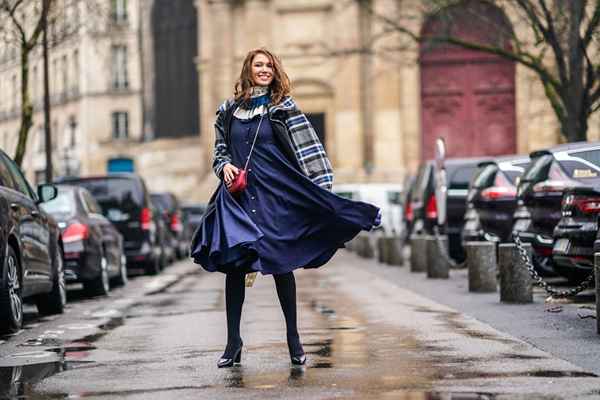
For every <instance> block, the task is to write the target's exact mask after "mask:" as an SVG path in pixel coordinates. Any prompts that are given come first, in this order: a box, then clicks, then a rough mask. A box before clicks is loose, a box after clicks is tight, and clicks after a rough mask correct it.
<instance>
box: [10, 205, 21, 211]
mask: <svg viewBox="0 0 600 400" xmlns="http://www.w3.org/2000/svg"><path fill="white" fill-rule="evenodd" d="M19 208H21V207H20V206H19V205H18V204H17V203H10V209H11V210H13V211H19Z"/></svg>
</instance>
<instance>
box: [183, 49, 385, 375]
mask: <svg viewBox="0 0 600 400" xmlns="http://www.w3.org/2000/svg"><path fill="white" fill-rule="evenodd" d="M289 92H290V80H289V78H288V76H287V74H286V73H285V71H284V70H283V66H282V64H281V61H280V60H279V58H277V56H275V55H274V54H273V53H271V52H270V51H268V50H266V49H256V50H252V51H250V52H249V53H248V55H247V56H246V58H245V60H244V63H243V66H242V71H241V73H240V79H239V80H238V82H237V84H236V85H235V91H234V98H233V99H231V100H228V101H226V102H225V103H224V104H223V105H222V106H221V107H220V108H219V110H218V112H217V114H218V117H217V121H216V124H215V132H216V142H215V153H214V154H215V159H214V164H213V166H214V170H215V173H216V174H217V176H218V177H219V178H220V179H222V180H223V183H222V184H221V185H219V187H218V188H217V190H216V192H215V194H214V195H213V197H212V200H211V203H210V204H209V206H208V209H207V211H206V213H205V214H204V217H203V220H202V222H201V225H200V227H199V228H198V230H197V231H196V232H197V233H196V235H195V236H194V239H193V240H192V246H191V247H192V257H193V258H194V260H195V261H196V262H197V263H199V264H200V265H202V267H204V269H206V270H208V271H211V272H212V271H220V272H223V273H226V274H227V275H226V280H225V298H226V310H227V347H226V349H225V352H224V354H223V356H222V357H221V359H220V360H219V362H218V366H219V367H230V366H232V365H233V364H234V363H236V362H240V360H241V349H242V339H241V336H240V318H241V312H242V305H243V302H244V297H245V286H244V281H245V275H246V274H247V273H254V274H255V273H256V272H261V273H262V274H263V275H273V277H274V279H275V286H276V288H277V294H278V296H279V301H280V303H281V308H282V310H283V313H284V316H285V321H286V329H287V343H288V350H289V354H290V358H291V362H292V364H304V363H305V362H306V357H305V355H304V350H303V348H302V344H301V343H300V336H299V333H298V327H297V324H296V281H295V278H294V274H293V271H294V270H295V269H298V268H318V267H320V266H322V265H324V264H325V263H327V262H328V261H329V260H330V259H331V257H333V255H334V254H335V253H336V251H337V250H338V249H339V248H343V247H344V243H345V242H347V241H349V240H351V239H352V238H353V237H354V236H356V235H357V234H358V232H360V231H361V230H370V229H371V228H372V227H373V226H374V225H377V224H379V221H380V214H379V209H378V208H377V207H375V206H372V205H370V204H367V203H362V202H355V201H352V200H350V199H344V198H342V197H339V196H337V195H336V194H333V193H331V192H330V190H331V186H332V183H333V171H332V170H331V164H330V163H329V159H328V158H327V155H326V154H325V149H324V148H323V145H322V144H321V142H320V140H319V138H318V136H317V134H316V132H315V130H314V128H313V126H312V125H311V124H310V122H309V120H308V119H307V117H306V115H304V113H302V111H300V109H299V108H298V107H297V106H296V103H295V102H294V100H293V99H292V97H291V96H289ZM240 176H246V183H245V184H244V185H239V184H238V182H239V181H240V179H238V178H239V177H240ZM233 187H243V188H244V189H243V190H240V191H237V192H236V193H235V194H232V193H230V190H228V189H231V188H233Z"/></svg>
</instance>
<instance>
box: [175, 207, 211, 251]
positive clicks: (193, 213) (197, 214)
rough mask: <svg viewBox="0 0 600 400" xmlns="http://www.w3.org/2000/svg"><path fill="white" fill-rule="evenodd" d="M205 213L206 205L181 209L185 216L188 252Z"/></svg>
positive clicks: (184, 226) (184, 225) (184, 227)
mask: <svg viewBox="0 0 600 400" xmlns="http://www.w3.org/2000/svg"><path fill="white" fill-rule="evenodd" d="M204 211H206V204H187V205H185V206H183V207H181V212H182V215H183V221H184V223H183V229H184V237H185V240H186V252H187V249H188V247H189V243H190V242H191V240H192V236H193V235H194V232H195V231H196V229H198V227H199V226H200V223H201V222H202V216H203V215H204Z"/></svg>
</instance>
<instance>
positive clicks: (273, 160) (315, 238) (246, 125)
mask: <svg viewBox="0 0 600 400" xmlns="http://www.w3.org/2000/svg"><path fill="white" fill-rule="evenodd" d="M259 119H260V116H256V117H255V118H253V119H251V120H239V119H237V118H233V121H232V126H231V142H230V145H229V151H230V153H231V156H232V163H233V165H235V166H237V167H243V166H244V163H245V161H246V158H247V157H248V154H249V152H250V148H251V145H252V140H253V139H254V134H255V133H256V129H257V127H258V123H259ZM275 140H276V139H275V138H274V136H273V131H272V129H271V122H270V120H269V118H268V117H267V116H265V117H264V118H263V121H262V124H261V128H260V132H259V134H258V137H257V140H256V144H255V147H254V151H253V153H252V155H251V158H250V164H249V165H248V186H247V188H246V190H245V191H243V192H242V193H241V194H238V195H235V197H234V196H233V195H231V194H230V193H229V192H228V191H227V188H226V187H225V185H224V184H223V183H221V184H220V185H219V187H218V188H217V191H216V193H215V194H214V195H213V202H214V207H209V209H208V210H207V212H206V213H205V215H204V217H203V221H202V224H201V225H200V227H199V229H198V230H197V231H196V234H195V237H194V239H193V241H192V257H193V258H194V261H195V262H196V263H198V264H200V265H202V267H203V268H204V269H206V270H207V271H211V272H212V271H220V272H225V273H226V272H229V271H232V270H235V269H239V268H241V269H243V270H245V271H246V272H250V271H260V272H261V273H262V274H265V275H266V274H283V273H286V272H289V271H292V270H294V269H297V268H317V267H319V266H321V265H323V264H325V263H326V262H327V261H329V259H331V257H332V256H333V255H334V254H335V252H336V251H337V250H338V249H339V248H343V247H344V243H345V242H347V241H349V240H351V239H352V238H353V237H354V236H356V235H357V234H358V232H360V231H361V230H370V229H371V228H372V227H373V226H374V225H377V224H379V218H380V217H379V209H378V208H377V207H375V206H373V205H371V204H367V203H362V202H356V201H352V200H349V199H345V198H343V197H340V196H338V195H336V194H334V193H332V192H329V191H328V190H326V189H324V188H322V187H320V186H318V185H316V184H314V183H313V182H312V181H311V180H310V179H309V178H307V177H306V176H305V175H304V174H303V173H302V172H301V171H299V170H298V168H297V167H295V166H294V165H293V164H292V163H291V162H290V161H289V160H288V159H287V158H286V156H285V155H284V153H283V152H282V151H281V150H280V149H279V147H278V146H277V144H276V143H275Z"/></svg>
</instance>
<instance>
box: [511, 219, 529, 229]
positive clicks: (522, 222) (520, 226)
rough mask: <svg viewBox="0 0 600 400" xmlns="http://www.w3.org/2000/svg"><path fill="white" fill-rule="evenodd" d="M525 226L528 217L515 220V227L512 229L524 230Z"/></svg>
mask: <svg viewBox="0 0 600 400" xmlns="http://www.w3.org/2000/svg"><path fill="white" fill-rule="evenodd" d="M527 228H529V220H528V219H520V220H518V221H517V222H515V227H514V230H515V231H519V232H520V231H524V230H526V229H527Z"/></svg>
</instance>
